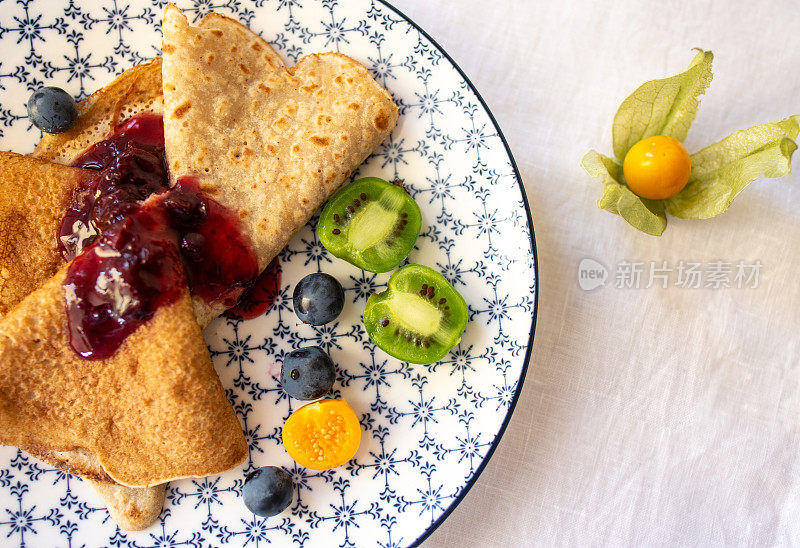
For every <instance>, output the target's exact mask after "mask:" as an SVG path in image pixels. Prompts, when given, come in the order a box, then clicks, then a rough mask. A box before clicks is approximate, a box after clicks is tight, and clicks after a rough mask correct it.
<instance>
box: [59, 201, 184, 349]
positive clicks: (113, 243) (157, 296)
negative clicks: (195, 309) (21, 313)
mask: <svg viewBox="0 0 800 548" xmlns="http://www.w3.org/2000/svg"><path fill="white" fill-rule="evenodd" d="M165 221H166V219H165V213H164V211H163V210H162V209H161V208H159V207H146V208H144V207H142V208H139V209H138V210H137V211H136V212H134V213H133V214H131V216H130V217H128V218H126V219H123V220H121V221H119V222H117V223H115V224H113V225H111V226H110V227H109V228H108V229H106V230H105V231H104V232H103V234H102V235H101V236H100V237H99V238H98V239H97V241H96V242H95V243H94V245H92V246H90V247H89V248H87V249H86V250H85V251H84V252H83V253H81V254H80V255H78V256H77V257H76V258H75V259H74V260H73V261H72V263H71V264H70V267H69V270H68V271H67V276H66V279H65V280H64V291H65V303H66V307H67V321H68V324H69V333H70V344H71V345H72V349H73V350H75V352H77V353H78V354H80V355H81V356H83V357H85V358H90V359H101V358H107V357H109V356H110V355H112V354H113V353H114V352H115V351H116V350H117V348H119V346H120V345H121V344H122V342H123V341H124V340H125V338H126V337H127V336H128V335H130V334H131V333H132V332H133V331H135V330H136V328H137V327H139V325H141V324H142V323H144V322H146V321H147V320H149V319H150V318H151V317H152V316H153V314H154V313H155V311H156V309H157V308H158V307H159V306H161V305H164V304H169V303H172V302H175V300H176V299H177V298H178V297H179V296H180V294H181V290H182V289H183V288H184V287H185V284H186V276H185V274H184V270H183V265H182V264H181V258H180V256H179V255H178V248H177V246H176V245H175V242H176V237H175V233H174V231H173V230H172V229H171V228H170V227H169V226H168V224H167V223H166V222H165Z"/></svg>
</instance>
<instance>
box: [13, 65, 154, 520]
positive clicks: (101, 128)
mask: <svg viewBox="0 0 800 548" xmlns="http://www.w3.org/2000/svg"><path fill="white" fill-rule="evenodd" d="M162 105H163V100H162V95H161V58H156V59H154V60H152V61H149V62H147V63H143V64H141V65H137V66H135V67H132V68H130V69H128V70H126V71H125V72H123V73H122V74H121V75H120V76H118V77H117V78H116V79H115V80H114V81H113V82H111V83H110V84H109V85H107V86H105V87H103V88H101V89H99V90H97V91H96V92H95V93H94V94H92V95H91V96H90V97H88V98H87V99H85V100H84V101H82V102H81V103H80V104H79V105H78V110H79V117H78V120H77V122H76V124H75V126H73V127H72V128H71V129H70V130H69V131H67V132H65V133H62V134H58V135H52V134H45V135H44V137H43V138H42V140H41V141H40V143H39V145H38V146H37V147H36V150H35V151H34V153H33V156H37V157H39V158H43V159H47V160H52V161H53V162H58V163H60V164H71V163H72V162H73V161H75V159H76V158H77V157H78V156H80V155H81V154H82V153H83V152H84V151H85V150H86V149H88V148H89V147H91V146H92V145H93V144H95V143H96V142H98V141H100V140H102V139H104V138H105V137H106V136H107V135H108V133H109V132H110V131H111V130H112V129H113V128H114V127H116V126H117V125H118V124H119V123H120V122H122V121H124V120H125V119H127V118H129V117H131V116H134V115H136V114H139V113H141V112H153V113H155V114H161V113H162V111H163V107H162ZM5 168H8V170H6V169H5ZM12 170H13V171H12ZM26 172H27V173H29V175H30V176H31V177H32V178H33V179H34V180H35V181H36V183H35V187H33V188H32V187H31V186H30V185H29V184H28V181H26V180H25V179H24V176H23V175H24V174H25V173H26ZM80 172H81V170H76V169H75V168H70V167H64V166H58V165H53V164H49V163H44V162H41V161H35V160H34V161H31V159H30V157H27V156H20V155H16V154H13V153H4V154H3V155H2V156H0V179H1V180H2V183H3V188H5V189H6V192H4V193H2V194H0V315H2V314H5V313H6V312H7V311H8V310H10V309H11V308H12V307H13V306H15V305H16V304H17V303H18V302H19V301H20V300H22V298H23V297H25V296H26V295H27V294H28V293H30V292H31V291H33V289H35V288H36V287H38V286H39V285H41V284H42V283H43V282H45V281H46V280H48V279H49V278H51V277H52V276H53V275H55V274H56V272H57V271H58V270H59V268H61V266H62V265H63V261H62V258H61V256H60V254H59V253H58V251H57V249H56V239H55V238H56V233H57V229H58V226H59V225H60V223H61V217H62V216H63V214H64V211H65V207H66V204H67V202H68V201H69V199H70V197H71V195H72V189H73V186H74V184H76V183H77V180H78V179H80V176H79V175H77V174H78V173H80ZM34 189H35V190H34ZM30 234H34V235H35V237H34V238H30V237H29V235H30ZM20 265H25V266H24V268H22V267H20ZM4 274H5V275H4ZM34 456H36V457H38V458H39V459H41V460H43V461H45V462H47V463H49V464H50V465H52V466H54V467H56V468H59V469H61V470H64V471H67V472H72V473H75V474H77V475H80V476H82V477H83V478H84V479H86V480H87V481H89V483H90V484H91V485H92V487H93V488H94V489H95V490H96V491H97V492H98V494H99V495H100V496H101V497H102V498H103V501H104V502H105V503H106V505H107V507H108V510H109V512H110V514H111V516H112V517H113V518H114V521H116V522H117V524H118V525H119V526H120V527H121V528H123V529H127V530H139V529H144V528H146V527H148V526H149V525H150V524H152V523H153V522H154V521H155V520H156V519H157V518H158V515H159V514H160V513H161V509H162V507H163V505H164V496H165V492H164V491H165V489H164V487H165V486H164V485H160V486H155V487H144V488H133V487H126V486H124V485H120V484H118V483H116V482H114V481H113V480H111V479H110V478H109V477H108V476H107V475H106V474H105V472H104V471H103V468H102V466H101V465H100V463H99V461H98V460H97V458H96V457H95V456H94V455H91V454H89V453H87V452H86V451H52V450H48V451H45V450H41V451H40V452H38V453H36V454H34ZM92 478H93V479H92Z"/></svg>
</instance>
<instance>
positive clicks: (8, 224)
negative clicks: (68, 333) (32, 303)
mask: <svg viewBox="0 0 800 548" xmlns="http://www.w3.org/2000/svg"><path fill="white" fill-rule="evenodd" d="M91 174H92V172H91V171H88V170H83V169H78V168H74V167H67V166H62V165H58V164H53V163H51V162H45V161H43V160H37V159H35V158H31V157H30V156H22V155H20V154H14V153H13V152H0V188H2V189H3V190H2V193H0V317H2V316H3V315H5V314H6V313H7V312H8V311H9V310H10V309H11V308H12V307H13V306H14V305H16V304H17V303H18V302H19V301H21V300H22V299H23V298H24V297H25V296H26V295H28V294H29V293H30V292H31V291H33V290H34V289H36V288H37V287H39V286H40V285H42V284H43V283H44V282H46V281H47V280H48V279H50V277H52V276H53V274H55V273H56V272H57V271H58V269H59V268H61V267H62V266H63V265H64V260H63V259H62V258H61V255H59V253H58V249H57V247H56V243H57V241H56V235H57V234H58V229H59V227H60V226H61V219H62V217H63V216H64V211H65V209H66V207H67V203H68V202H69V199H70V196H71V195H72V189H73V188H74V187H75V185H77V184H78V183H79V182H81V181H82V180H83V179H84V178H86V177H88V176H90V175H91Z"/></svg>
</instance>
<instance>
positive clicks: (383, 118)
mask: <svg viewBox="0 0 800 548" xmlns="http://www.w3.org/2000/svg"><path fill="white" fill-rule="evenodd" d="M372 122H373V123H374V124H375V127H376V128H377V129H379V130H380V131H386V130H387V129H389V115H388V114H387V113H385V112H383V111H380V112H379V113H378V114H377V115H376V116H375V118H374V119H373V120H372Z"/></svg>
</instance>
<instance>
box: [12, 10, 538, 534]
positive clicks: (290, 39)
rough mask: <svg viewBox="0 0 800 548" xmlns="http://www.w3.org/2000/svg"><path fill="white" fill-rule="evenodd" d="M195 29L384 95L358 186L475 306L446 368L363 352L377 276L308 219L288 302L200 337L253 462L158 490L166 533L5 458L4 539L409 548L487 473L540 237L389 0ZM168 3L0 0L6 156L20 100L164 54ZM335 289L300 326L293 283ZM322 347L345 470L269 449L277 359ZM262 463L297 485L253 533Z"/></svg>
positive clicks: (478, 128)
mask: <svg viewBox="0 0 800 548" xmlns="http://www.w3.org/2000/svg"><path fill="white" fill-rule="evenodd" d="M177 3H178V5H179V7H181V8H182V9H184V10H185V11H186V12H187V13H188V14H189V16H190V17H191V18H194V19H195V20H197V19H199V18H200V17H201V16H203V15H204V14H205V13H207V12H209V11H211V10H216V11H220V12H222V13H226V14H229V15H231V16H233V17H236V18H238V19H239V20H241V21H243V22H245V23H246V24H247V25H249V26H250V28H252V29H253V30H255V31H256V32H259V33H261V34H262V35H263V36H264V37H265V38H266V39H267V40H269V41H270V42H271V43H272V44H273V46H275V48H276V49H277V50H278V51H279V52H280V53H281V54H282V55H283V56H284V57H285V58H287V59H289V60H291V61H292V62H294V61H297V59H298V58H300V57H301V56H302V55H304V54H306V53H311V52H319V51H329V50H339V51H342V52H344V53H347V54H348V55H350V56H352V57H354V58H356V59H358V60H360V61H361V62H363V63H364V64H365V65H366V66H367V67H368V68H370V69H371V70H372V72H373V74H374V76H375V78H377V80H378V81H379V82H380V83H381V84H384V85H385V86H386V87H387V88H388V89H389V90H390V92H391V93H392V94H393V95H394V97H395V99H396V101H397V103H398V105H399V106H400V114H401V116H400V122H399V124H398V127H397V129H396V130H395V132H394V134H393V135H392V136H391V138H390V139H389V141H388V142H386V143H385V144H384V145H383V146H382V147H381V148H380V149H379V150H378V151H377V152H376V153H375V154H374V155H373V156H372V157H371V158H370V159H369V160H368V161H367V162H366V163H365V164H364V166H362V167H361V169H360V172H359V174H358V175H362V176H363V175H376V176H381V177H384V178H386V179H393V178H398V177H399V178H401V179H404V180H405V184H406V187H407V188H408V189H409V191H410V192H411V193H412V195H413V196H414V198H415V199H416V200H417V202H418V203H419V205H420V207H421V208H422V213H423V231H422V235H421V236H420V238H419V240H418V242H417V248H416V249H415V250H414V251H412V253H411V256H410V258H409V260H410V261H411V262H416V263H422V264H427V265H429V266H432V267H434V268H438V269H439V270H441V271H442V272H443V273H444V275H445V276H446V277H447V278H448V279H449V280H450V281H451V282H452V283H453V285H454V286H455V287H456V288H457V289H458V290H459V292H461V294H462V295H463V296H464V298H465V299H466V301H467V303H468V304H469V309H470V322H469V324H468V325H467V329H466V332H465V334H464V337H463V339H462V341H461V343H460V344H459V345H458V346H457V347H456V348H454V349H453V351H452V352H451V353H450V354H449V355H448V356H447V357H446V358H445V359H444V360H442V361H441V362H439V363H436V364H433V365H428V366H421V365H412V364H408V363H404V362H400V361H398V360H396V359H394V358H391V357H389V356H388V355H386V354H385V353H383V352H382V351H381V350H379V349H377V348H376V347H375V346H374V345H373V344H371V343H370V341H369V339H368V338H367V336H366V334H365V332H364V329H363V327H362V325H361V321H360V318H361V312H362V310H363V307H364V304H365V303H366V300H367V297H368V296H369V295H370V294H371V293H373V292H375V291H380V290H381V289H382V288H383V287H385V285H386V281H387V280H388V277H389V275H388V274H378V275H376V274H371V273H368V272H363V271H361V270H359V269H357V268H355V267H353V266H351V265H349V264H347V263H345V262H344V261H341V260H338V259H335V258H333V257H332V256H330V255H329V254H328V253H327V252H326V251H325V249H324V248H323V247H322V246H321V245H320V244H319V242H318V241H317V238H316V236H315V232H314V223H315V222H316V219H314V220H312V221H311V222H310V223H309V225H308V226H307V227H306V228H305V229H304V230H302V231H301V233H300V234H298V235H297V237H295V238H294V239H293V240H292V241H291V243H290V244H289V246H288V247H287V248H286V249H285V250H284V251H283V253H282V254H281V256H280V259H281V261H282V265H283V282H282V289H281V291H280V294H279V296H278V299H277V302H276V303H275V305H274V306H273V307H272V309H271V310H270V312H269V313H268V314H267V315H265V316H264V317H261V318H257V319H255V320H250V321H243V322H237V321H230V320H225V319H219V320H217V321H216V322H215V323H213V324H212V325H211V326H209V328H208V329H207V330H206V340H207V342H208V345H209V348H210V350H211V353H212V355H213V357H214V363H215V365H216V368H217V371H218V372H219V374H220V377H221V378H222V382H223V384H224V385H225V386H226V388H227V390H228V395H229V397H230V400H231V402H232V403H233V405H234V406H235V409H236V411H237V413H238V414H239V417H240V418H241V420H242V424H243V426H244V429H245V431H246V434H247V440H248V443H249V446H250V458H249V459H248V461H247V463H246V464H245V465H244V466H242V467H239V468H237V469H235V470H233V471H230V472H228V473H226V474H223V475H221V476H215V477H209V478H204V479H199V480H183V481H176V482H173V483H171V484H170V486H169V489H168V498H167V502H166V504H165V506H164V511H163V513H162V514H161V518H160V520H159V521H158V522H157V523H156V524H155V525H153V526H152V527H151V528H150V529H148V530H146V531H142V532H137V533H131V532H125V531H121V530H119V529H117V527H116V526H115V524H114V522H113V520H111V519H110V518H109V516H108V513H107V511H106V509H105V507H104V506H103V504H102V502H101V501H100V500H99V498H98V497H97V496H96V495H95V494H94V493H93V491H92V490H91V488H89V487H88V486H87V485H86V484H85V483H83V482H81V481H80V480H79V479H76V478H71V477H69V476H68V475H66V474H63V473H61V472H59V471H55V470H51V469H49V468H48V467H46V466H44V465H42V464H40V463H38V462H36V461H35V460H33V459H32V458H30V457H29V456H27V455H26V454H24V453H22V452H20V451H18V450H16V449H13V448H9V447H2V448H0V544H2V545H23V544H24V545H28V546H47V547H73V546H75V547H77V546H115V547H118V546H136V547H149V546H208V545H211V546H220V545H228V544H231V545H235V546H263V545H265V544H267V543H269V544H272V545H274V546H283V545H301V546H332V545H339V546H382V547H389V546H392V547H395V546H407V545H412V544H418V543H419V542H421V540H422V539H424V538H425V537H426V536H427V535H428V534H430V532H431V531H433V530H434V529H435V528H436V526H437V525H438V524H439V523H441V522H442V521H443V520H444V518H445V517H446V516H447V515H448V514H449V512H450V511H451V510H452V509H453V508H454V507H455V505H456V504H457V503H458V502H459V501H460V500H461V499H462V498H463V497H464V495H465V494H466V492H467V490H468V489H469V488H470V486H471V485H472V483H473V482H474V481H475V479H476V478H477V476H478V474H479V473H480V472H481V470H482V469H483V466H484V465H485V464H486V462H487V461H488V459H489V457H490V456H491V454H492V452H493V450H494V448H495V446H496V445H497V443H498V441H499V439H500V436H501V435H502V433H503V430H504V429H505V426H506V424H507V422H508V420H509V418H510V416H511V412H512V410H513V408H514V404H515V403H516V400H517V396H518V394H519V390H520V388H521V383H522V380H523V379H524V376H525V370H526V367H527V362H528V360H529V358H530V346H531V342H532V337H533V328H534V323H535V316H536V294H537V292H536V260H535V246H534V244H533V227H532V225H531V221H530V214H529V211H528V206H527V203H526V201H525V196H524V192H523V189H522V183H521V181H520V177H519V173H518V172H517V170H516V167H515V165H514V161H513V159H512V157H511V154H510V151H509V150H508V147H507V145H506V143H505V140H504V138H503V136H502V134H501V133H500V130H499V128H498V127H497V124H496V123H495V121H494V119H493V118H492V115H491V114H490V113H489V111H488V109H487V108H486V105H485V104H484V103H483V100H482V99H481V98H480V96H479V95H478V94H477V92H476V91H475V89H474V88H473V87H472V85H471V84H470V82H469V81H468V80H467V78H466V76H465V75H464V74H463V73H462V72H461V71H460V69H459V68H458V67H456V66H455V65H454V63H453V62H452V60H451V59H450V58H449V57H448V56H447V54H445V53H444V52H443V51H442V50H441V48H439V46H438V45H437V44H436V43H435V42H434V41H433V40H432V39H431V38H430V37H429V36H428V35H426V34H425V33H424V32H423V31H422V30H421V29H420V28H419V27H417V26H416V25H415V24H414V23H412V22H411V21H409V20H408V19H407V18H406V17H405V16H403V15H402V14H401V13H400V12H398V11H397V10H396V9H394V8H393V7H391V6H389V5H388V4H385V3H384V2H383V1H382V0H347V1H337V0H181V1H178V2H177ZM165 4H166V1H164V0H156V1H154V2H148V1H145V0H95V1H91V2H89V1H84V0H81V1H75V0H46V1H45V0H0V50H2V51H3V56H2V58H0V148H3V149H8V150H14V151H17V152H29V151H30V150H32V148H33V146H34V145H35V143H36V142H37V141H38V139H39V137H40V135H39V132H38V131H37V130H35V128H32V127H31V126H30V124H29V123H28V120H27V118H26V110H25V103H26V101H27V98H28V96H29V94H30V92H31V91H32V90H34V89H35V88H37V87H39V86H41V85H43V84H48V85H56V86H60V87H63V88H65V89H67V90H69V91H70V92H72V93H74V94H75V95H76V96H80V97H85V96H86V95H88V94H90V93H91V92H93V91H94V90H95V89H97V88H98V87H100V86H102V85H104V84H106V83H108V82H109V81H111V80H112V79H113V78H114V76H116V75H117V74H119V73H120V72H122V71H123V70H124V69H126V68H129V67H130V66H132V65H134V64H136V63H138V62H141V61H143V60H146V59H149V58H151V57H153V56H155V55H157V54H159V52H160V44H161V37H160V19H161V12H162V9H163V7H164V5H165ZM312 271H324V272H328V273H331V274H333V275H335V276H337V277H338V279H339V280H340V281H342V282H343V285H344V286H345V293H346V296H347V301H348V302H347V303H346V305H345V310H344V312H343V314H342V316H340V317H339V318H338V320H337V321H336V322H334V323H332V324H329V325H325V326H322V327H312V326H308V325H298V321H297V319H296V317H295V316H294V313H293V311H292V308H291V303H290V298H291V292H292V289H293V287H294V284H295V283H296V282H297V281H298V280H299V279H300V278H301V277H302V276H304V275H305V274H308V273H309V272H312ZM308 344H315V345H319V346H322V347H323V348H325V349H326V350H328V352H329V353H330V354H331V356H332V357H333V359H334V361H335V362H336V363H337V364H338V367H339V378H338V381H337V383H336V386H335V396H336V397H343V398H345V399H346V400H347V401H348V402H350V404H351V405H352V406H353V408H354V409H355V410H356V412H357V413H359V415H360V416H361V422H362V425H363V429H364V435H363V439H362V443H361V447H360V449H359V450H358V453H357V454H356V457H355V459H354V460H352V461H351V462H350V463H349V464H347V465H346V466H343V467H341V468H339V469H336V470H333V471H328V472H321V473H320V472H313V471H311V470H307V469H304V468H301V467H298V466H297V465H295V464H294V463H293V462H292V461H291V459H290V458H289V457H288V455H287V454H286V453H285V451H284V450H283V448H282V446H281V443H280V428H281V425H282V424H283V421H284V420H285V419H286V418H287V417H288V416H289V415H290V413H291V412H292V410H293V409H296V408H297V407H298V406H299V404H298V402H297V401H292V400H290V399H288V398H287V397H286V396H285V395H284V394H283V393H282V391H281V390H280V388H278V383H277V380H276V378H275V377H276V376H277V375H278V373H279V370H280V363H281V361H282V359H283V356H285V355H286V353H287V352H288V351H289V350H290V349H293V348H297V347H299V346H303V345H308ZM267 464H271V465H280V466H284V467H286V468H287V469H288V470H290V471H291V473H292V474H293V475H294V481H295V484H296V494H295V499H294V503H293V506H292V508H291V511H288V510H287V511H286V512H284V514H282V515H281V516H277V517H275V518H270V519H262V518H258V517H255V516H253V515H252V514H250V513H249V512H247V511H246V509H245V508H244V506H243V504H242V502H241V499H240V496H239V493H240V491H241V487H242V480H243V477H244V474H245V473H246V472H247V471H249V470H250V469H252V468H253V467H256V466H264V465H267Z"/></svg>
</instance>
